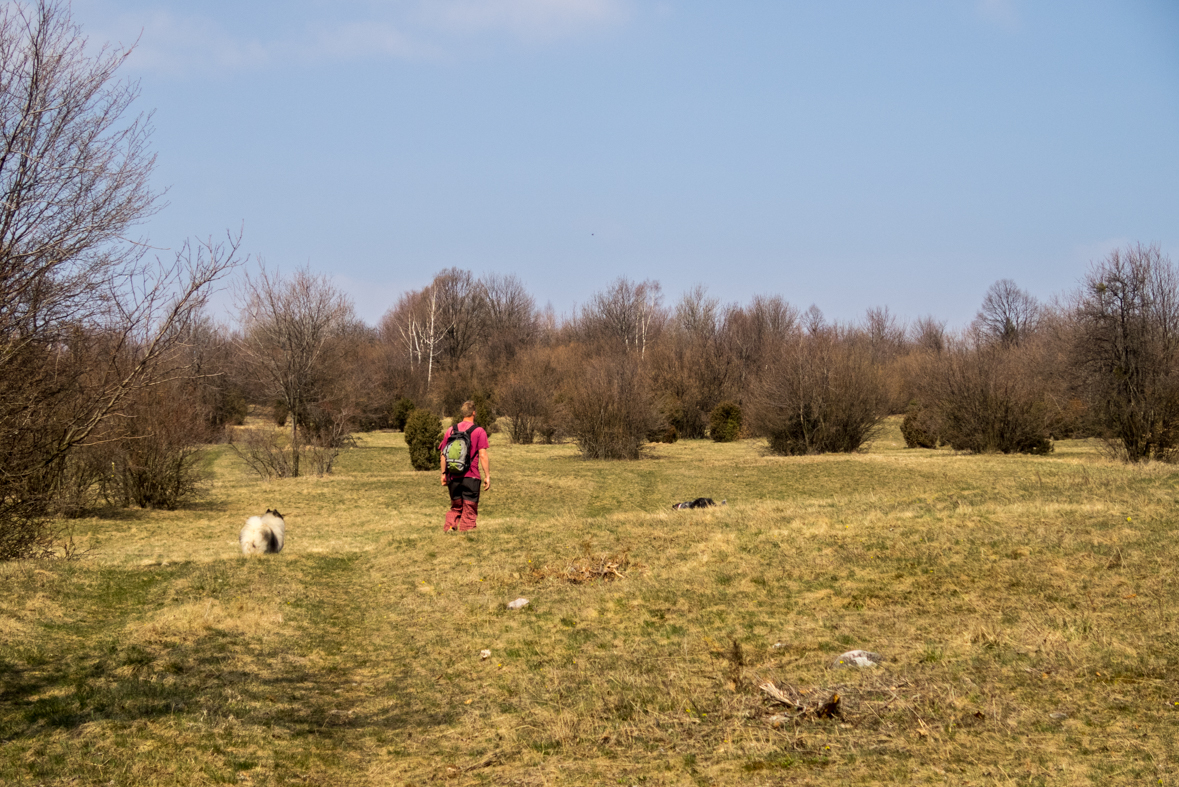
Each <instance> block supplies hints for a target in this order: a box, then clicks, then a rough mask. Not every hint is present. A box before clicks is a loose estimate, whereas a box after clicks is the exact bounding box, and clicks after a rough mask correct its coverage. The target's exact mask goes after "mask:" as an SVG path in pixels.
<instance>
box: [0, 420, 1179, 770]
mask: <svg viewBox="0 0 1179 787" xmlns="http://www.w3.org/2000/svg"><path fill="white" fill-rule="evenodd" d="M505 442H506V441H504V440H495V439H493V454H492V461H493V475H494V480H495V485H494V488H493V489H492V491H491V492H489V493H487V494H486V495H485V497H484V501H483V504H482V506H481V510H480V527H479V530H478V531H477V532H476V533H475V534H472V535H469V536H458V535H443V534H442V533H441V516H442V513H443V510H444V508H445V495H444V493H443V492H442V490H441V488H440V487H439V486H438V481H437V477H436V476H435V474H434V473H415V472H413V471H412V470H411V469H410V466H409V461H408V456H407V452H406V450H405V446H404V443H403V442H402V441H401V436H400V435H396V434H375V435H370V436H367V437H366V438H364V440H363V441H362V443H361V446H360V447H359V448H358V449H356V450H354V451H352V452H350V453H348V454H347V455H345V456H344V457H343V458H342V461H341V462H340V465H339V471H338V473H337V474H336V475H335V476H333V477H330V478H322V479H314V478H312V479H296V480H288V481H283V482H275V483H271V484H262V483H260V482H257V481H256V480H253V479H251V478H250V477H249V476H248V475H247V474H246V473H245V472H244V470H243V469H242V467H241V466H240V465H239V464H238V463H237V460H236V459H235V458H234V457H233V456H232V455H231V454H229V453H226V452H224V451H223V450H221V449H214V454H215V459H214V460H213V462H212V465H211V467H212V470H213V472H214V480H213V483H212V485H211V488H210V490H209V494H208V497H207V498H206V500H205V502H204V503H202V504H201V505H198V506H196V507H194V508H192V509H189V510H186V511H181V512H155V511H148V512H139V511H132V512H111V513H110V515H109V516H104V517H99V518H94V519H87V520H80V521H78V522H76V523H74V527H75V530H76V538H77V539H78V540H79V541H80V542H82V543H85V544H89V545H91V546H93V549H92V551H91V552H90V553H89V554H88V555H87V556H86V557H85V558H84V559H82V560H78V561H70V562H49V563H32V564H19V565H8V566H4V567H3V568H0V681H2V683H0V686H2V691H3V694H2V695H0V783H5V784H30V785H31V784H116V785H122V784H127V785H130V784H136V785H174V784H176V785H179V784H185V785H188V784H193V785H195V784H216V783H238V784H275V785H285V784H361V785H365V784H369V785H384V784H427V783H434V782H441V781H444V782H446V783H448V784H478V783H484V784H503V783H517V784H538V785H539V784H563V783H578V784H592V783H610V784H787V783H788V784H830V783H837V784H882V783H893V784H909V783H953V784H1053V785H1056V784H1061V785H1065V784H1175V783H1176V781H1175V779H1174V777H1173V775H1172V774H1173V772H1174V771H1175V770H1176V769H1177V767H1179V762H1177V760H1179V757H1177V755H1176V751H1177V748H1176V730H1177V729H1179V724H1177V722H1179V663H1177V662H1179V649H1177V645H1179V642H1177V636H1176V634H1177V630H1179V628H1177V624H1176V621H1175V609H1176V606H1177V605H1176V601H1179V598H1177V596H1179V592H1177V589H1176V573H1175V568H1174V567H1175V565H1176V558H1177V557H1179V549H1177V541H1179V539H1177V536H1176V535H1175V530H1176V523H1177V520H1179V517H1177V509H1176V502H1175V480H1176V474H1175V472H1174V471H1173V469H1172V468H1170V467H1168V466H1164V465H1150V466H1145V467H1127V466H1124V465H1120V464H1117V463H1115V462H1111V461H1109V460H1107V459H1106V458H1105V457H1104V456H1103V455H1102V454H1101V452H1100V451H1099V450H1098V449H1097V448H1096V447H1095V446H1093V445H1090V444H1086V443H1067V442H1066V443H1059V444H1058V446H1057V452H1056V453H1055V454H1054V455H1052V456H1049V457H1003V456H966V455H956V454H953V453H950V452H947V451H920V450H918V451H911V450H906V449H904V448H903V447H902V445H901V444H900V442H899V436H898V434H897V433H896V430H895V425H894V426H892V427H890V430H889V431H886V432H885V433H884V435H883V436H882V437H881V438H880V439H879V440H877V441H876V443H874V444H873V446H872V448H871V450H870V451H868V452H866V453H863V454H857V455H851V456H824V457H810V458H778V457H771V456H768V455H767V454H766V453H765V451H764V448H763V446H762V445H760V444H759V443H757V442H753V441H746V442H742V443H737V444H729V445H716V444H712V443H708V442H703V441H699V442H697V441H682V442H680V443H676V444H674V445H669V446H658V447H656V448H655V449H653V452H652V453H653V455H652V457H651V458H650V459H648V460H644V461H642V462H637V463H605V462H586V461H583V460H581V459H580V458H578V456H577V452H576V450H575V449H574V448H573V447H572V446H568V445H559V446H511V445H505V444H503V443H505ZM698 496H709V497H713V498H715V499H717V500H720V499H722V498H727V499H728V501H729V504H728V505H727V506H725V507H724V508H717V509H711V510H705V511H682V512H676V511H672V510H670V505H671V503H673V502H676V501H679V500H684V499H689V498H694V497H698ZM268 506H273V507H278V508H279V509H280V510H281V511H282V512H283V513H284V515H286V517H287V526H288V533H287V545H286V548H285V549H284V551H283V552H282V553H281V554H280V555H277V556H270V557H267V558H263V559H249V560H247V559H244V558H242V557H241V556H240V555H239V554H238V550H237V544H236V535H237V529H238V528H239V527H240V524H241V523H242V522H243V521H244V519H245V517H246V516H248V515H250V514H252V513H259V512H260V511H262V510H264V509H265V508H266V507H268ZM604 567H610V568H609V569H605V568H604ZM518 596H523V597H526V598H528V599H530V603H529V605H528V606H527V607H525V608H524V609H523V610H520V611H517V612H513V611H510V610H508V609H507V608H506V606H505V604H506V602H508V601H511V600H512V599H514V598H516V597H518ZM852 648H864V649H869V650H872V651H875V652H877V653H881V654H883V655H884V656H886V657H888V661H887V662H886V663H885V664H884V665H883V666H881V667H877V668H870V669H864V670H856V669H851V668H843V667H838V666H835V661H836V657H837V656H838V655H839V654H840V653H841V652H843V651H845V650H849V649H852ZM484 649H486V650H489V651H490V652H491V655H490V657H489V658H486V659H481V658H480V651H482V650H484ZM765 681H773V682H774V683H775V684H776V685H778V686H782V687H789V688H790V689H793V690H798V691H800V692H807V694H806V695H804V696H821V697H830V696H831V694H832V693H837V694H838V695H839V698H840V702H839V707H840V713H839V714H838V715H836V716H835V717H834V718H829V719H826V718H824V719H819V718H814V717H812V716H803V717H799V718H792V717H791V714H790V713H789V712H788V711H787V709H785V708H784V707H782V706H779V705H777V704H776V703H774V702H773V701H772V700H770V699H769V698H768V697H767V696H766V695H765V693H764V692H762V691H761V690H759V688H758V686H759V684H761V683H763V682H765Z"/></svg>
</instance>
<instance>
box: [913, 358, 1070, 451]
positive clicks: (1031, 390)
mask: <svg viewBox="0 0 1179 787" xmlns="http://www.w3.org/2000/svg"><path fill="white" fill-rule="evenodd" d="M1041 350H1042V347H1041V346H1040V345H1038V344H1035V343H1028V342H1025V343H1024V344H1023V345H1018V346H1017V345H1015V344H1004V343H1002V342H997V343H991V342H988V341H986V340H980V339H979V338H978V337H977V336H975V335H968V336H967V337H965V338H962V339H959V340H958V341H956V342H954V343H952V344H951V346H950V347H949V348H948V349H947V350H946V351H945V352H943V353H941V354H940V355H929V356H927V359H926V361H927V363H926V365H925V367H924V371H925V373H924V383H923V386H922V390H921V392H920V402H921V407H922V410H927V412H924V413H923V414H921V415H920V416H915V417H921V418H923V419H924V421H925V423H926V424H934V425H936V428H934V429H931V431H935V432H936V435H935V436H936V437H937V438H939V439H940V440H941V441H943V442H945V443H948V444H949V445H950V446H952V447H953V448H955V449H957V450H960V451H974V452H977V453H989V452H1000V453H1030V454H1044V453H1049V452H1051V451H1052V440H1051V434H1052V427H1053V423H1054V419H1055V417H1056V407H1055V403H1054V402H1053V401H1052V400H1051V398H1050V397H1049V392H1048V387H1047V385H1046V383H1045V380H1044V378H1043V377H1042V376H1041V375H1040V374H1039V372H1038V359H1039V358H1040V355H1041ZM918 412H919V413H921V411H918Z"/></svg>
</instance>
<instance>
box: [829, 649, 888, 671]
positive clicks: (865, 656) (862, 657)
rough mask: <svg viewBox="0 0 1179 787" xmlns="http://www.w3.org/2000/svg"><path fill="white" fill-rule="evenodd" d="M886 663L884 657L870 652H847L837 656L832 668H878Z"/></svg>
mask: <svg viewBox="0 0 1179 787" xmlns="http://www.w3.org/2000/svg"><path fill="white" fill-rule="evenodd" d="M885 661H886V659H885V658H884V656H881V655H880V654H879V653H873V652H872V651H870V650H849V651H848V652H847V653H841V654H839V658H837V659H835V663H834V664H833V665H832V666H834V667H879V666H880V665H881V664H883V663H884V662H885Z"/></svg>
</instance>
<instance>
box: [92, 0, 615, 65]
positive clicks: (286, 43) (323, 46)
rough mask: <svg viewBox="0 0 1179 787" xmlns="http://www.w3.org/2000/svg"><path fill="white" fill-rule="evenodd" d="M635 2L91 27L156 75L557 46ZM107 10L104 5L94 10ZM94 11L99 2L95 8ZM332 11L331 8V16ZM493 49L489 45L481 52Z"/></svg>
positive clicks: (369, 7) (364, 7)
mask: <svg viewBox="0 0 1179 787" xmlns="http://www.w3.org/2000/svg"><path fill="white" fill-rule="evenodd" d="M625 2H629V0H417V1H416V2H405V1H404V0H377V1H376V2H343V3H336V4H332V5H330V6H324V5H322V4H306V5H304V4H293V5H292V6H289V7H287V8H286V9H285V10H284V14H283V15H282V17H281V19H282V20H283V22H284V24H283V25H281V26H273V25H272V26H269V27H261V26H259V27H255V28H254V29H250V28H249V27H246V26H244V25H243V24H242V23H240V22H237V21H234V22H232V23H231V22H230V21H229V20H227V19H225V18H224V17H218V16H214V15H213V14H212V13H211V12H209V11H205V12H197V13H191V12H188V11H187V10H178V9H181V8H183V6H181V5H180V4H172V5H165V4H159V5H155V6H148V7H145V8H144V9H143V10H141V11H139V12H135V13H127V12H124V13H121V14H117V15H112V17H111V18H109V21H107V22H106V24H99V25H90V26H89V30H90V32H91V38H92V40H93V41H95V42H96V43H101V42H108V41H109V42H112V43H116V42H117V43H120V44H123V45H127V44H130V43H133V42H135V41H136V40H138V42H139V43H138V46H137V47H136V55H135V57H133V58H132V60H131V62H130V63H129V66H130V68H132V69H134V70H140V71H152V72H155V73H161V72H162V73H203V72H216V71H241V70H251V69H259V68H268V67H278V66H283V65H289V64H306V63H320V62H354V61H359V60H388V59H396V60H433V59H446V58H448V57H452V56H455V55H456V53H460V52H467V51H470V50H469V47H468V46H467V45H469V43H470V39H471V38H472V37H481V38H484V39H487V41H488V43H489V44H490V45H492V46H510V45H511V42H512V41H527V42H532V43H537V42H539V43H541V44H545V43H551V42H554V41H557V40H564V39H568V38H572V37H576V36H579V35H582V34H586V33H589V32H592V31H595V30H601V29H604V28H608V27H610V26H614V25H618V24H621V23H623V22H625V21H626V19H627V18H628V14H627V8H626V6H625ZM96 5H98V6H101V5H102V3H98V4H96ZM92 7H93V6H92ZM325 9H328V10H326V11H325ZM482 49H483V51H486V49H485V48H482Z"/></svg>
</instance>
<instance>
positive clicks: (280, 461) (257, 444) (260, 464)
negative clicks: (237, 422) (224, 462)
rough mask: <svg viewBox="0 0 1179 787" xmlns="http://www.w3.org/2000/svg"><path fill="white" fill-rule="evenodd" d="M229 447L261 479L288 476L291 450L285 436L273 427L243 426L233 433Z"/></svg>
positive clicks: (290, 473) (269, 479) (290, 472)
mask: <svg viewBox="0 0 1179 787" xmlns="http://www.w3.org/2000/svg"><path fill="white" fill-rule="evenodd" d="M232 434H233V438H232V439H231V440H230V443H229V447H230V448H232V449H233V452H234V453H235V454H237V456H238V457H239V458H240V459H241V460H242V461H243V462H245V463H246V466H247V467H249V468H250V470H252V471H254V472H255V473H257V474H258V475H259V476H261V477H262V478H263V479H265V480H267V481H271V480H273V479H276V478H290V477H291V475H292V474H293V470H292V467H291V451H290V449H289V447H288V443H287V440H286V438H285V437H284V436H283V435H281V434H279V433H278V432H276V431H275V430H273V429H267V428H245V429H237V430H235V431H234V432H233V433H232Z"/></svg>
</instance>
